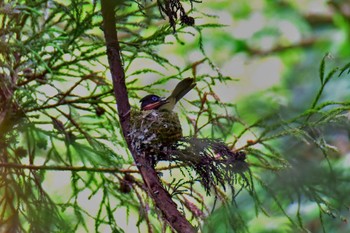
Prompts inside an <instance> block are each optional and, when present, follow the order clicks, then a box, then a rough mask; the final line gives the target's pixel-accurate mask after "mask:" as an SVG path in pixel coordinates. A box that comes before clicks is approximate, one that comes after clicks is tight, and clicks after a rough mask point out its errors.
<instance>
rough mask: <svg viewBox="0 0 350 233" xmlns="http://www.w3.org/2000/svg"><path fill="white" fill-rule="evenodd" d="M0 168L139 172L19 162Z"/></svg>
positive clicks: (3, 165)
mask: <svg viewBox="0 0 350 233" xmlns="http://www.w3.org/2000/svg"><path fill="white" fill-rule="evenodd" d="M0 168H11V169H19V170H23V169H28V170H48V171H74V172H101V173H116V172H118V173H139V171H137V170H131V169H120V168H114V167H107V168H106V167H100V168H99V167H85V166H79V167H70V166H55V165H34V164H19V163H0Z"/></svg>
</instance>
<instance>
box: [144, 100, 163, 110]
mask: <svg viewBox="0 0 350 233" xmlns="http://www.w3.org/2000/svg"><path fill="white" fill-rule="evenodd" d="M168 102H169V101H168V100H167V99H165V98H162V99H161V100H159V101H157V102H154V103H151V104H147V105H146V106H144V107H143V109H142V110H152V109H158V108H159V107H160V106H162V105H163V104H166V103H168Z"/></svg>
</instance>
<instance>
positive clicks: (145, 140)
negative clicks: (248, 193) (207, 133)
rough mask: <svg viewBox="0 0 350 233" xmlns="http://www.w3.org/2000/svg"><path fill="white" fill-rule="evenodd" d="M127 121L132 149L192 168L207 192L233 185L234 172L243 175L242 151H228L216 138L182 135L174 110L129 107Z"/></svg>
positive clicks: (188, 168)
mask: <svg viewBox="0 0 350 233" xmlns="http://www.w3.org/2000/svg"><path fill="white" fill-rule="evenodd" d="M130 123H131V127H130V134H129V136H130V138H131V143H132V146H133V149H135V150H136V151H138V152H145V154H146V155H147V156H149V157H150V160H151V162H152V164H153V165H155V164H156V163H157V162H159V161H161V160H162V161H169V162H176V163H178V164H182V165H183V166H181V167H183V169H187V170H189V171H190V170H194V171H195V173H196V174H197V176H198V180H199V181H200V183H201V184H202V185H203V187H204V188H205V189H206V191H207V193H208V194H209V193H210V190H211V188H212V187H213V186H215V185H221V186H222V187H223V188H225V184H228V185H229V186H230V187H233V184H234V182H235V181H236V179H235V178H236V174H240V175H241V176H242V177H243V178H244V174H243V173H244V172H245V171H246V170H247V169H248V164H247V163H246V162H245V159H246V154H245V153H244V152H242V151H237V152H234V151H232V150H231V149H230V148H228V147H227V145H226V144H225V143H224V142H222V141H220V140H216V139H208V138H194V137H183V136H182V129H181V124H180V121H179V118H178V115H177V114H176V113H174V112H169V111H166V110H164V111H162V110H151V111H143V112H141V111H132V112H131V119H130ZM193 180H194V179H193Z"/></svg>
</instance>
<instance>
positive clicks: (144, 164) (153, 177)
mask: <svg viewBox="0 0 350 233" xmlns="http://www.w3.org/2000/svg"><path fill="white" fill-rule="evenodd" d="M117 2H118V1H115V0H102V1H101V6H102V17H103V30H104V34H105V39H106V46H107V56H108V62H109V66H110V69H111V74H112V80H113V87H114V94H115V97H116V100H117V108H118V114H119V119H120V124H121V127H122V131H123V134H124V137H125V139H126V141H127V144H128V147H129V149H130V151H131V153H132V155H133V157H134V160H135V162H136V164H137V165H138V168H139V170H140V173H141V175H142V178H143V180H144V182H145V184H146V186H147V188H148V192H149V194H150V196H151V197H152V198H153V200H154V202H155V204H156V206H157V207H158V208H159V209H160V210H161V212H162V214H163V216H164V218H165V219H166V220H167V221H168V223H169V224H170V226H171V227H172V228H173V229H175V230H176V231H177V232H181V233H193V232H196V230H195V229H194V227H193V226H192V225H191V224H190V223H189V222H188V221H187V220H186V218H185V217H184V216H183V215H182V214H181V213H180V212H179V211H178V209H177V206H176V204H175V202H174V201H173V200H172V199H171V197H170V195H169V193H168V192H167V191H166V190H165V189H164V188H163V186H162V184H161V182H160V180H159V178H158V176H157V173H156V171H155V170H154V168H153V167H152V166H151V165H150V161H149V159H147V156H146V155H144V154H143V155H138V154H137V153H136V151H134V150H133V149H132V147H131V145H130V140H129V138H128V132H129V118H130V115H129V114H128V113H129V112H130V104H129V100H128V94H127V89H126V85H125V74H124V69H123V65H122V61H121V51H120V47H119V41H118V37H117V31H116V26H115V25H116V19H115V15H114V14H115V12H114V10H115V7H116V5H115V4H116V3H117Z"/></svg>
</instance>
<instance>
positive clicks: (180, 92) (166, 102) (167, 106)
mask: <svg viewBox="0 0 350 233" xmlns="http://www.w3.org/2000/svg"><path fill="white" fill-rule="evenodd" d="M195 86H196V83H195V80H194V78H190V77H188V78H185V79H183V80H181V81H180V82H179V83H178V84H177V85H176V87H175V88H174V90H173V92H172V93H171V95H170V96H169V97H168V98H162V97H159V96H157V95H154V94H151V95H147V96H145V97H143V98H142V99H141V100H140V103H141V110H142V111H146V110H153V109H156V110H167V111H172V110H173V109H174V107H175V104H176V103H177V102H178V101H179V100H180V99H181V98H182V97H184V96H185V95H186V94H187V93H188V92H189V91H190V90H192V89H193V88H194V87H195Z"/></svg>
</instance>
